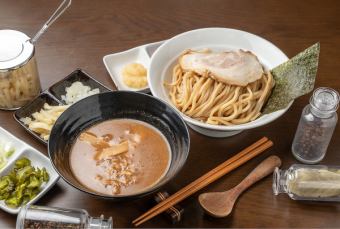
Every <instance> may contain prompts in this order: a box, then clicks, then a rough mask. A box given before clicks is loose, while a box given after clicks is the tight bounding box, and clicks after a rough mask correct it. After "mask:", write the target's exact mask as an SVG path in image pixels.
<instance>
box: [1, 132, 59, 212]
mask: <svg viewBox="0 0 340 229" xmlns="http://www.w3.org/2000/svg"><path fill="white" fill-rule="evenodd" d="M0 139H5V140H6V141H10V142H12V143H13V147H14V148H15V152H14V154H13V155H12V156H11V157H10V160H9V161H8V163H7V165H6V166H5V167H4V168H3V170H1V171H0V177H2V176H5V175H7V174H8V173H9V172H10V171H11V170H12V168H13V167H14V163H15V161H16V160H17V159H20V158H22V157H27V158H28V159H30V160H31V163H32V165H33V166H34V167H38V168H43V167H45V168H46V170H47V172H48V174H49V176H50V179H49V181H48V182H47V183H44V184H43V185H42V186H41V192H40V193H39V194H38V195H37V196H36V197H34V198H33V199H32V200H31V201H29V202H28V203H27V204H33V203H35V202H36V201H37V200H39V199H40V198H41V197H42V196H43V195H44V194H45V193H46V192H47V191H48V190H49V189H50V188H52V187H53V185H54V184H55V183H56V182H57V181H58V179H59V175H58V173H57V172H56V171H55V170H54V168H53V166H52V164H51V162H50V160H49V158H48V157H46V156H45V155H44V154H43V153H41V152H39V151H38V150H36V149H35V148H33V147H31V146H30V145H28V144H26V143H25V142H23V141H21V140H20V139H18V138H17V137H15V136H14V135H12V134H11V133H9V132H8V131H6V130H5V129H3V128H2V127H0ZM0 208H1V209H2V210H4V211H6V212H8V213H11V214H18V213H19V211H20V207H18V208H10V207H8V206H6V204H5V202H4V201H3V200H1V201H0Z"/></svg>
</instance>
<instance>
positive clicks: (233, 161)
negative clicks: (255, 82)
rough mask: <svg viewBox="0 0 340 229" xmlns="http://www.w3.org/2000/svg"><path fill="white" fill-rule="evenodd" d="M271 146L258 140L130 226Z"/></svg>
mask: <svg viewBox="0 0 340 229" xmlns="http://www.w3.org/2000/svg"><path fill="white" fill-rule="evenodd" d="M272 145H273V142H272V141H270V140H269V139H268V138H266V137H263V138H261V139H260V140H258V141H257V142H255V143H254V144H252V145H250V146H248V147H247V148H245V149H244V150H242V151H241V152H239V153H238V154H236V155H235V156H233V157H231V158H230V159H228V160H227V161H225V162H223V163H222V164H220V165H219V166H217V167H216V168H214V169H213V170H211V171H209V172H207V173H206V174H204V175H203V176H201V177H200V178H198V179H197V180H195V181H193V182H191V183H190V184H189V185H187V186H185V187H184V188H182V189H181V190H179V191H178V192H176V193H175V194H173V195H172V196H170V197H168V198H167V199H165V200H164V201H162V202H160V203H159V204H157V205H156V206H154V207H153V208H151V209H150V210H149V211H147V212H146V213H144V214H143V215H141V216H140V217H138V218H137V219H135V220H134V221H132V224H134V225H135V226H139V225H141V224H142V223H144V222H146V221H148V220H149V219H151V218H153V217H155V216H157V215H159V214H160V213H162V212H164V211H166V210H167V209H168V208H170V207H172V206H173V205H175V204H177V203H178V202H180V201H182V200H184V199H185V198H187V197H188V196H190V195H192V194H194V193H195V192H197V191H199V190H200V189H202V188H204V187H206V186H207V185H209V184H210V183H212V182H214V181H215V180H217V179H219V178H221V177H222V176H224V175H225V174H227V173H229V172H230V171H232V170H234V169H236V168H237V167H239V166H241V165H243V164H244V163H246V162H247V161H249V160H250V159H252V158H254V157H256V156H257V155H259V154H260V153H262V152H263V151H265V150H266V149H268V148H269V147H271V146H272Z"/></svg>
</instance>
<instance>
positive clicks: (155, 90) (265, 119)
mask: <svg viewBox="0 0 340 229" xmlns="http://www.w3.org/2000/svg"><path fill="white" fill-rule="evenodd" d="M207 32H210V33H225V32H230V33H236V34H242V35H243V36H246V37H248V38H249V39H255V41H256V40H257V41H261V42H264V43H266V45H267V46H271V47H270V48H273V49H275V51H276V52H278V53H280V54H281V56H282V63H283V62H285V61H286V60H288V57H287V56H286V55H285V54H284V53H283V52H282V51H281V50H280V49H279V48H278V47H277V46H275V45H274V44H273V43H271V42H270V41H268V40H266V39H264V38H262V37H260V36H257V35H255V34H252V33H249V32H246V31H242V30H237V29H230V28H220V27H211V28H202V29H196V30H191V31H187V32H184V33H181V34H178V35H176V36H174V37H172V38H170V39H169V40H167V41H165V42H164V43H163V44H162V45H161V46H160V47H159V48H158V49H157V50H156V51H155V52H154V54H153V55H152V57H151V60H150V65H149V71H148V74H147V78H148V83H149V87H150V90H151V92H152V94H153V95H154V96H155V97H157V98H159V99H161V100H163V101H164V102H166V103H168V104H169V105H170V106H171V107H173V108H174V109H175V110H176V111H177V112H178V113H179V114H180V115H181V116H182V117H183V119H184V120H185V121H186V122H188V123H190V124H191V125H195V126H198V127H201V128H205V129H209V130H216V131H221V132H223V131H235V130H246V129H252V128H256V127H259V126H263V125H266V124H268V123H270V122H272V121H274V120H275V119H277V118H279V117H280V116H282V115H283V114H284V113H285V112H286V111H287V110H288V109H289V108H290V106H291V105H292V104H293V102H294V101H291V102H290V103H289V105H288V106H287V107H286V108H284V109H281V110H278V111H275V112H273V113H270V114H265V115H262V116H260V117H259V118H257V119H256V120H254V121H251V122H248V123H244V124H239V125H230V126H225V125H214V124H207V123H204V122H201V121H198V120H196V119H193V118H191V117H189V116H187V115H186V114H184V113H182V112H181V111H179V110H178V109H177V107H176V106H175V105H174V104H172V102H171V100H170V97H169V93H168V90H167V89H165V86H164V84H163V82H162V84H161V85H158V84H157V85H155V84H154V83H153V82H154V81H153V80H152V79H153V77H156V76H153V75H155V74H153V72H154V71H155V70H153V68H156V67H158V68H159V66H155V67H154V65H156V64H154V62H155V60H156V59H157V58H158V56H162V55H167V53H166V52H165V50H166V49H167V48H168V46H169V44H172V45H173V44H176V43H177V44H179V43H181V40H182V39H183V37H187V36H189V37H190V36H197V35H198V34H200V33H207ZM206 43H207V45H206V46H205V47H206V48H211V47H209V42H206ZM210 45H211V46H214V44H213V43H211V44H210ZM179 46H180V45H179ZM200 46H203V45H200ZM227 46H228V43H226V49H228V48H227ZM197 48H199V47H198V46H196V47H195V46H194V47H186V48H184V49H183V51H184V50H185V49H197ZM239 48H240V49H245V50H247V49H246V48H242V47H239ZM250 51H252V52H253V53H254V54H255V55H257V53H256V52H254V51H253V50H250ZM162 52H163V53H162ZM180 54H181V53H178V55H177V56H172V57H168V58H167V59H168V60H167V62H164V65H163V66H164V67H163V68H162V69H161V71H160V72H162V73H161V77H160V78H161V81H163V80H164V73H165V72H166V70H167V69H169V68H170V66H172V65H174V63H175V61H176V60H177V57H178V56H180ZM167 56H168V55H167ZM257 56H258V55H257ZM258 57H259V56H258ZM259 59H260V58H259ZM266 61H268V62H270V60H267V59H266ZM262 64H263V63H262ZM158 77H159V76H158ZM159 88H161V89H159ZM163 91H164V92H165V94H163ZM163 95H164V97H163Z"/></svg>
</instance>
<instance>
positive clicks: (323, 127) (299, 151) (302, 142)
mask: <svg viewBox="0 0 340 229" xmlns="http://www.w3.org/2000/svg"><path fill="white" fill-rule="evenodd" d="M338 104H339V94H338V92H337V91H335V90H333V89H331V88H325V87H320V88H317V89H316V90H315V91H314V93H313V96H312V97H311V98H310V101H309V104H308V105H307V106H306V107H305V108H304V109H303V111H302V114H301V118H300V122H299V126H298V128H297V130H296V133H295V137H294V141H293V144H292V152H293V155H294V156H295V158H296V159H298V160H299V161H301V162H303V163H307V164H315V163H318V162H319V161H321V160H322V159H323V158H324V156H325V154H326V151H327V147H328V145H329V142H330V140H331V138H332V135H333V131H334V129H335V126H336V123H337V120H338V116H337V114H336V110H337V108H338Z"/></svg>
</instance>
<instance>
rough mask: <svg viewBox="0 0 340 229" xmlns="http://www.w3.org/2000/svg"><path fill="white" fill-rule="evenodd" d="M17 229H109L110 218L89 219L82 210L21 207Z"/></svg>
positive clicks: (110, 225)
mask: <svg viewBox="0 0 340 229" xmlns="http://www.w3.org/2000/svg"><path fill="white" fill-rule="evenodd" d="M16 228H17V229H52V228H57V229H62V228H67V229H83V228H84V229H85V228H86V229H111V228H112V218H111V217H110V218H109V219H107V220H106V219H104V216H103V215H102V216H101V217H99V218H95V217H91V216H89V214H88V213H87V211H86V210H83V209H66V208H54V207H43V206H29V205H26V206H23V207H22V208H21V210H20V212H19V214H18V217H17V224H16Z"/></svg>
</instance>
